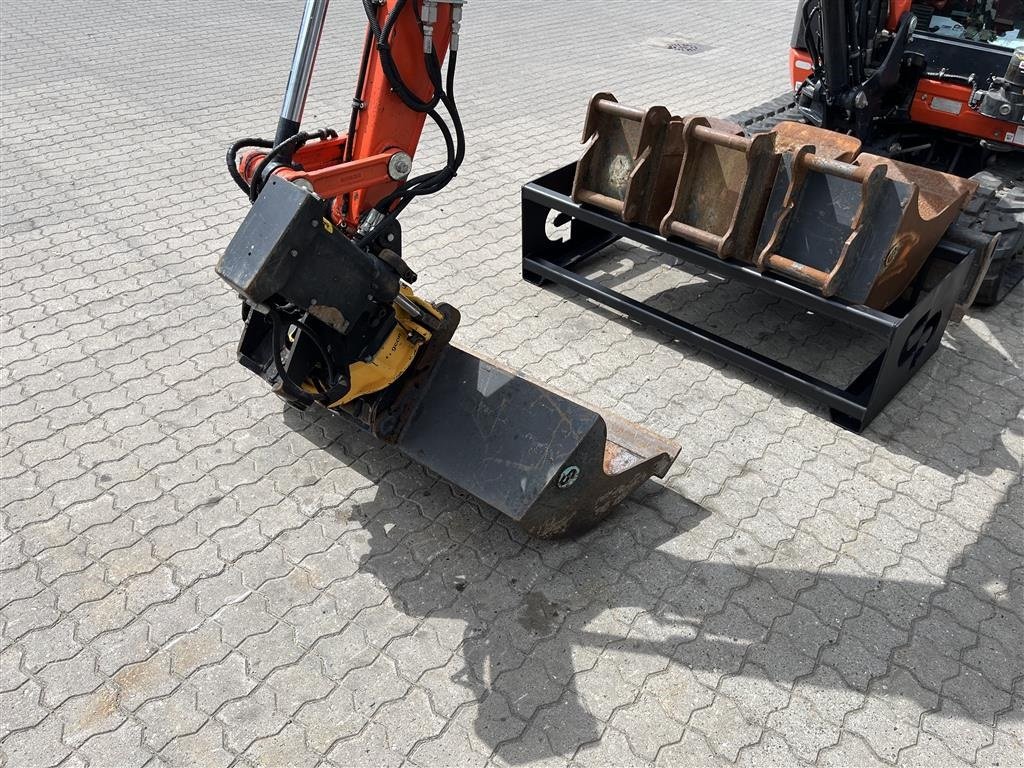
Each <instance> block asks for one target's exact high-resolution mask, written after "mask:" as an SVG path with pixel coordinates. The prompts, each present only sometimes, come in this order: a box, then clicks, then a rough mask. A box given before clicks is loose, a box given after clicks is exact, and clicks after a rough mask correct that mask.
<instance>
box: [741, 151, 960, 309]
mask: <svg viewBox="0 0 1024 768" xmlns="http://www.w3.org/2000/svg"><path fill="white" fill-rule="evenodd" d="M976 188H977V185H976V184H975V183H974V182H971V181H968V180H966V179H961V178H959V177H956V176H951V175H949V174H944V173H939V172H938V171H932V170H929V169H925V168H919V167H917V166H912V165H909V164H906V163H900V162H898V161H895V160H890V159H887V158H882V157H877V156H875V155H868V154H861V155H859V156H858V157H857V160H856V163H855V164H854V163H846V162H842V161H840V160H835V159H831V158H830V157H827V156H826V157H819V156H818V155H817V153H816V152H815V147H813V146H805V147H801V148H800V149H798V150H796V151H795V152H791V153H789V152H788V153H786V154H785V155H784V156H783V160H782V163H781V164H780V165H779V168H778V172H777V175H776V179H775V184H774V187H773V189H772V193H771V196H770V198H769V202H768V207H767V210H766V211H765V216H764V222H763V224H762V227H761V233H760V235H759V237H758V255H757V260H756V264H757V267H758V268H759V269H761V270H762V271H765V270H771V271H773V272H776V273H778V274H782V275H786V276H787V277H790V278H792V279H794V280H796V281H798V282H801V283H804V284H806V285H809V286H811V287H813V288H815V289H816V290H817V291H819V292H820V293H821V294H822V295H823V296H836V297H838V298H841V299H844V300H846V301H849V302H851V303H854V304H864V305H867V306H869V307H872V308H874V309H885V308H886V307H887V306H889V305H890V304H891V303H892V302H893V301H895V300H896V299H897V298H899V296H900V294H902V293H903V291H904V290H905V289H906V287H907V286H908V285H909V284H910V283H911V281H912V280H913V279H914V277H915V276H916V275H917V273H918V272H919V271H920V269H921V266H922V265H923V264H924V261H925V259H926V258H927V257H928V255H929V254H930V253H931V252H932V250H933V249H934V248H935V245H936V244H937V243H938V242H939V240H940V239H941V238H942V235H943V234H944V233H945V231H946V229H948V228H949V225H950V224H952V222H953V220H954V219H955V218H956V216H957V215H958V214H959V212H960V210H961V209H962V207H963V205H964V204H965V203H966V201H967V199H968V197H969V196H970V195H971V194H972V193H973V191H974V190H975V189H976Z"/></svg>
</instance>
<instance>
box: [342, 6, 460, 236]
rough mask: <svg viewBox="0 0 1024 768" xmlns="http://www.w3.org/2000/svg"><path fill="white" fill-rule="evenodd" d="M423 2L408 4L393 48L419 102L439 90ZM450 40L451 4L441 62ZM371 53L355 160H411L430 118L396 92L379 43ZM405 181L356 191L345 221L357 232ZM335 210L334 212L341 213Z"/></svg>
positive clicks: (438, 37)
mask: <svg viewBox="0 0 1024 768" xmlns="http://www.w3.org/2000/svg"><path fill="white" fill-rule="evenodd" d="M398 2H399V0H386V2H384V3H383V4H382V5H381V9H380V11H379V15H378V17H377V18H378V19H379V20H380V24H381V26H383V25H384V20H385V19H386V18H387V15H388V14H389V13H390V12H391V9H392V8H394V6H395V4H396V3H398ZM419 5H420V0H409V2H407V3H406V4H405V8H404V9H403V10H402V12H401V15H400V16H399V17H398V20H397V22H396V23H395V27H394V31H393V32H392V39H393V40H394V41H395V44H394V46H393V47H392V49H391V52H392V58H393V59H394V60H395V66H396V68H397V69H398V72H399V73H400V74H401V76H402V79H403V80H404V81H405V83H406V85H408V86H409V90H411V91H412V92H413V93H414V94H416V95H417V96H418V97H419V98H420V99H423V98H424V97H426V96H429V95H430V94H431V93H433V92H434V84H433V83H432V82H431V80H430V75H429V73H428V72H427V67H426V62H425V61H424V58H423V33H422V32H421V30H420V25H419V21H418V20H417V18H416V7H418V6H419ZM450 39H451V6H450V5H449V4H448V3H439V4H438V7H437V22H436V23H435V24H434V53H435V55H436V56H437V60H438V62H439V63H441V64H443V63H444V58H445V55H446V54H447V52H448V43H449V41H450ZM371 48H372V50H371V51H370V57H369V61H368V64H367V74H366V82H365V84H364V85H363V92H362V93H361V94H359V99H360V100H361V101H362V102H363V104H365V107H364V108H363V109H362V110H361V111H360V112H359V117H358V118H357V120H356V130H355V135H354V137H353V139H352V154H351V157H352V159H353V160H359V159H361V158H369V157H373V156H374V155H380V154H383V153H385V152H390V153H394V152H405V153H406V154H408V155H409V157H415V156H416V145H417V144H419V141H420V134H421V133H422V132H423V122H424V120H426V114H425V113H423V112H416V111H415V110H412V109H409V107H407V106H406V105H405V103H404V102H403V101H402V99H401V98H400V97H399V96H398V94H396V93H395V92H394V90H393V89H392V88H391V84H390V83H389V82H388V79H387V76H386V75H385V74H384V70H383V69H382V68H381V63H380V54H379V52H378V51H377V47H376V45H372V44H371ZM399 184H401V182H399V181H386V182H380V183H373V184H369V185H367V186H365V187H360V188H358V189H356V190H354V191H353V193H352V196H351V205H350V208H349V211H348V214H347V217H346V220H345V221H344V222H339V223H344V224H345V225H346V226H348V227H352V228H354V227H355V226H357V225H358V223H359V218H360V216H361V215H362V214H364V213H366V212H367V211H369V210H370V209H371V208H373V206H374V205H376V204H377V203H378V202H380V200H381V199H382V198H384V197H386V196H387V195H389V194H391V193H392V192H394V191H395V189H397V188H398V186H399ZM338 208H339V207H338V206H335V213H336V214H337V213H338Z"/></svg>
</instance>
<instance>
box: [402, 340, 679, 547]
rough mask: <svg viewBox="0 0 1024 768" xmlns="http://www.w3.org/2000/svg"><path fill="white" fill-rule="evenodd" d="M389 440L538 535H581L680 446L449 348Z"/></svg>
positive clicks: (662, 467)
mask: <svg viewBox="0 0 1024 768" xmlns="http://www.w3.org/2000/svg"><path fill="white" fill-rule="evenodd" d="M395 445H396V446H397V447H398V448H399V449H400V450H401V451H402V452H404V453H405V454H406V455H408V456H409V457H410V458H412V459H414V460H415V461H417V462H419V463H420V464H422V465H423V466H425V467H427V468H428V469H430V470H432V471H433V472H435V473H437V474H438V475H440V476H441V477H443V478H444V479H445V480H447V481H449V482H450V483H453V484H454V485H457V486H458V487H460V488H462V489H464V490H466V491H468V492H469V493H471V494H472V495H473V496H475V497H476V498H478V499H480V500H481V501H483V502H485V503H487V504H489V505H490V506H492V507H494V508H495V509H497V510H498V511H499V512H502V513H503V514H505V515H507V516H508V517H510V518H512V519H513V520H515V521H516V522H517V523H519V525H521V526H522V527H523V528H524V529H525V530H526V531H527V532H528V533H530V534H531V535H533V536H537V537H541V538H551V537H557V536H567V535H574V534H577V533H581V532H583V531H585V530H587V529H588V528H591V527H592V526H594V525H596V524H597V523H598V522H600V521H601V520H602V519H603V518H604V517H606V516H607V515H608V513H609V512H610V511H611V509H612V507H614V506H615V505H616V504H618V503H619V502H620V501H622V500H623V499H625V498H626V496H628V495H629V494H630V493H631V492H632V491H633V490H634V489H636V488H637V487H638V486H639V485H640V484H641V483H643V482H644V481H646V480H647V479H648V478H650V477H651V476H652V475H656V476H658V477H664V476H665V473H666V472H667V471H668V468H669V466H670V465H671V464H672V461H673V460H674V459H675V457H676V455H677V454H678V453H679V446H678V445H676V444H675V443H672V442H670V441H667V440H664V439H663V438H661V437H659V436H658V435H655V434H654V433H652V432H648V431H647V430H645V429H643V428H641V427H639V426H637V425H635V424H631V423H629V422H627V421H625V420H623V419H620V418H618V417H615V416H612V415H610V414H608V415H603V414H600V413H598V412H597V411H594V410H592V409H590V408H587V407H585V406H583V405H580V404H579V403H576V402H574V401H573V400H570V399H569V398H568V397H565V396H564V395H561V394H558V393H557V392H553V391H551V390H550V389H547V388H545V387H542V386H540V385H538V384H534V383H533V382H531V381H529V380H528V379H525V378H523V377H522V376H519V375H517V374H515V373H513V372H512V371H509V370H508V369H506V368H503V367H501V366H499V365H498V364H497V363H493V362H490V361H486V360H483V359H481V358H479V357H477V356H475V355H472V354H470V353H469V352H466V351H464V350H462V349H459V348H457V347H452V346H449V347H448V348H447V349H446V350H445V351H444V352H443V353H442V355H441V357H440V359H439V360H438V361H437V362H436V363H435V364H434V370H433V372H432V373H431V375H430V377H429V380H428V383H427V384H426V386H425V388H424V389H423V392H422V395H421V397H420V399H419V403H418V406H417V407H416V408H415V410H414V411H413V412H412V415H411V417H410V418H409V420H408V422H407V424H406V425H405V427H404V428H403V429H402V430H401V432H400V433H399V434H398V436H397V439H396V440H395Z"/></svg>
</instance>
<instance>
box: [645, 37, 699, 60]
mask: <svg viewBox="0 0 1024 768" xmlns="http://www.w3.org/2000/svg"><path fill="white" fill-rule="evenodd" d="M647 42H648V43H649V44H650V45H653V46H654V47H655V48H667V49H668V50H670V51H678V52H679V53H683V54H686V55H687V56H693V55H694V54H696V53H703V52H704V51H709V50H711V46H710V45H704V44H703V43H692V42H690V41H689V40H684V39H682V38H681V37H654V38H651V39H650V40H648V41H647Z"/></svg>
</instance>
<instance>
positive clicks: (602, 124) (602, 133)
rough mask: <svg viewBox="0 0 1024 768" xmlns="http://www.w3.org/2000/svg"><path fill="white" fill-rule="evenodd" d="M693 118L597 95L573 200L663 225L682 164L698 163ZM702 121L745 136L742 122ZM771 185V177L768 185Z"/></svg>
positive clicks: (718, 129)
mask: <svg viewBox="0 0 1024 768" xmlns="http://www.w3.org/2000/svg"><path fill="white" fill-rule="evenodd" d="M688 120H689V118H682V117H678V116H675V115H671V114H669V111H668V110H667V109H666V108H665V107H651V108H649V109H647V110H642V109H636V108H634V107H627V106H624V105H623V104H620V103H619V102H618V101H616V99H615V97H614V96H613V95H612V94H610V93H598V94H596V95H595V96H594V97H593V98H591V100H590V105H589V106H588V108H587V118H586V122H585V124H584V128H583V142H584V143H587V145H588V146H587V148H586V150H585V151H584V153H583V157H582V158H580V161H579V163H577V164H576V177H575V179H574V181H573V190H572V198H573V200H575V201H576V202H577V203H584V204H587V205H593V206H595V207H597V208H601V209H603V210H606V211H608V212H610V213H614V214H615V215H616V216H618V217H619V218H620V219H622V220H623V221H625V222H627V223H631V224H640V225H643V226H645V227H650V228H651V229H655V230H656V229H658V228H659V227H661V226H662V220H663V219H664V218H665V214H666V213H668V211H669V209H670V208H671V207H672V201H673V199H674V198H675V196H676V194H677V193H676V186H677V184H678V179H679V171H680V167H681V166H682V165H683V163H684V162H690V163H692V162H693V155H694V151H695V150H694V149H692V145H693V144H694V140H693V138H692V137H693V133H694V132H693V129H692V127H691V129H690V130H689V131H687V130H686V125H687V121H688ZM700 121H701V125H703V126H706V127H707V128H708V129H709V130H712V131H714V132H715V133H716V135H720V136H725V137H732V138H736V137H739V136H742V135H743V129H742V128H741V127H740V126H738V125H736V124H735V123H730V122H728V121H726V120H720V119H718V118H715V117H708V118H700ZM687 152H689V155H686V153H687ZM684 157H689V158H690V159H689V160H684ZM770 183H771V179H770V178H768V179H766V181H765V184H766V185H767V184H770Z"/></svg>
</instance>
